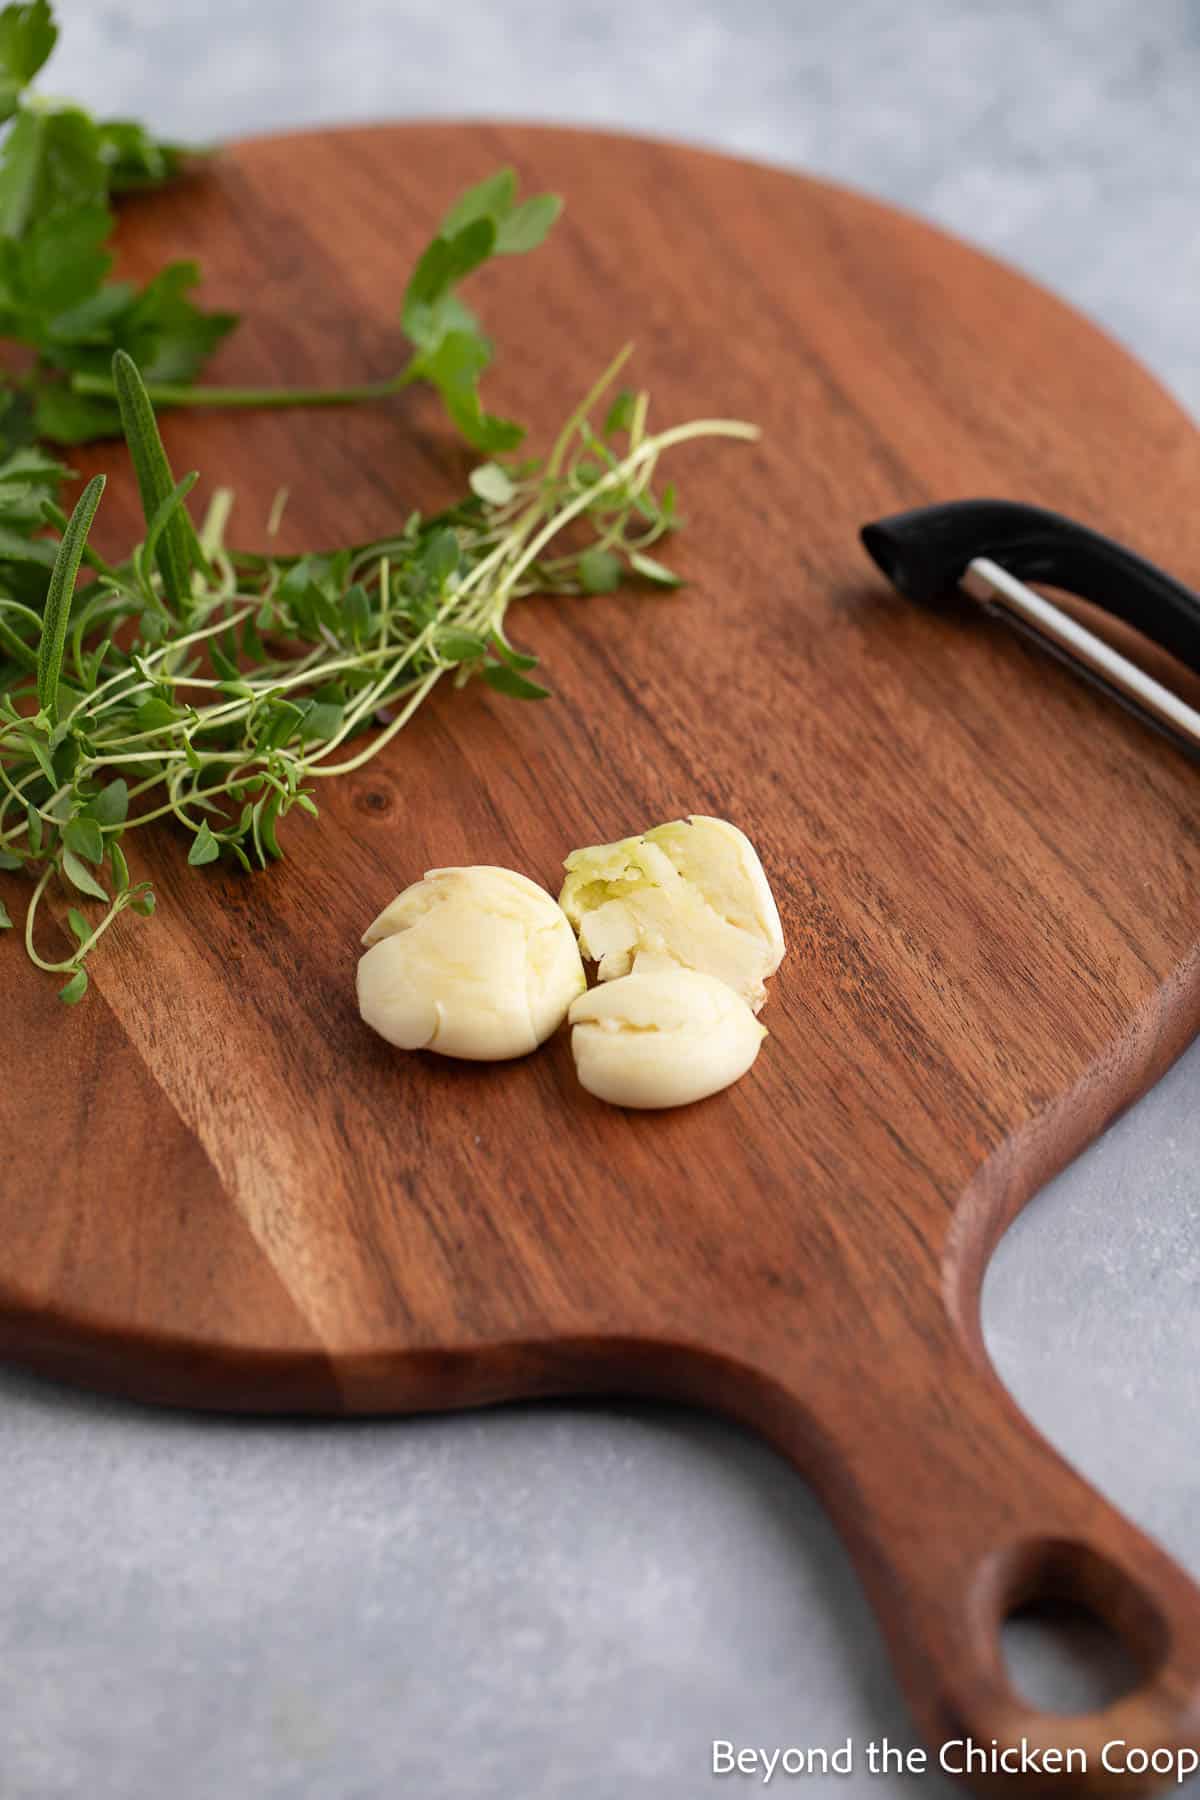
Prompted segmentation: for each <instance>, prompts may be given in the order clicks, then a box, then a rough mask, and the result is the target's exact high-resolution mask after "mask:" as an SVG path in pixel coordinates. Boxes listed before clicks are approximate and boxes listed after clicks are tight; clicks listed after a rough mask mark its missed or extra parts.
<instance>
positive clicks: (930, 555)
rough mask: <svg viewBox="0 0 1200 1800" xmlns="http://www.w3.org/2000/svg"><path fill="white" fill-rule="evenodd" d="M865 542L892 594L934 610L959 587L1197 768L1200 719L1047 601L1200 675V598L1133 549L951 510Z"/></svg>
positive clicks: (1034, 517)
mask: <svg viewBox="0 0 1200 1800" xmlns="http://www.w3.org/2000/svg"><path fill="white" fill-rule="evenodd" d="M860 535H861V537H862V542H863V545H864V547H865V549H866V551H867V554H868V555H869V556H870V557H871V558H872V560H873V561H874V562H875V563H876V564H877V565H878V566H879V568H880V569H882V571H883V573H884V574H885V575H886V576H887V578H888V580H889V581H890V582H891V583H892V585H893V587H895V588H896V589H897V591H898V592H899V593H901V594H903V595H905V596H906V597H907V598H908V599H910V600H917V601H920V602H922V603H924V604H932V603H935V602H938V601H941V600H944V599H945V598H946V596H947V595H948V594H949V593H950V592H951V591H952V590H953V589H954V588H955V587H956V586H957V587H958V589H959V590H960V591H961V592H962V593H964V594H966V595H967V596H969V598H970V599H972V600H974V601H976V602H977V604H978V605H979V606H981V607H982V608H983V610H984V611H985V612H987V613H990V614H992V615H994V616H996V617H999V618H1001V619H1003V620H1004V621H1005V622H1006V623H1007V624H1009V625H1011V626H1013V627H1014V628H1015V629H1016V630H1017V631H1019V632H1020V633H1021V634H1022V635H1023V636H1025V637H1028V638H1031V639H1033V640H1034V641H1035V642H1036V643H1038V644H1039V645H1040V646H1041V647H1042V648H1043V649H1046V650H1049V651H1050V653H1051V654H1052V655H1054V656H1056V657H1058V658H1059V659H1060V660H1061V661H1063V662H1066V663H1068V664H1069V665H1070V666H1071V667H1072V668H1074V669H1075V670H1077V671H1078V673H1080V674H1081V675H1082V676H1083V677H1084V678H1085V679H1086V680H1088V681H1090V682H1091V683H1092V684H1093V685H1094V686H1098V687H1100V688H1102V689H1104V690H1105V691H1106V692H1107V693H1109V694H1111V695H1112V696H1113V697H1114V698H1115V699H1116V700H1118V701H1119V702H1120V703H1121V704H1122V705H1124V706H1126V707H1128V708H1130V709H1131V710H1132V711H1134V712H1137V713H1138V714H1140V715H1141V717H1143V718H1144V719H1146V720H1147V721H1148V722H1149V723H1150V724H1151V725H1153V726H1155V727H1156V728H1157V729H1158V730H1160V731H1163V732H1165V733H1166V734H1167V735H1168V736H1169V737H1171V738H1172V739H1174V741H1175V742H1176V743H1178V744H1179V745H1180V746H1181V747H1182V748H1184V749H1185V750H1187V751H1189V752H1190V753H1191V754H1192V755H1194V756H1200V711H1197V710H1196V708H1195V707H1193V706H1189V705H1188V704H1187V702H1186V701H1185V700H1184V699H1182V697H1181V696H1180V695H1178V694H1176V693H1174V692H1172V690H1171V689H1170V688H1169V687H1166V686H1164V685H1163V683H1162V682H1160V681H1156V680H1155V679H1154V678H1153V677H1152V676H1151V675H1149V674H1147V672H1146V671H1145V670H1144V669H1141V668H1139V667H1138V665H1137V664H1136V663H1134V662H1131V661H1130V659H1129V658H1128V657H1127V656H1123V655H1122V654H1121V653H1120V651H1118V650H1115V649H1114V648H1113V647H1112V645H1111V644H1108V643H1106V642H1105V641H1104V640H1103V639H1102V638H1100V637H1097V635H1096V634H1095V632H1093V631H1089V630H1088V629H1087V627H1086V626H1084V625H1081V624H1080V623H1079V622H1078V621H1077V620H1076V619H1074V618H1072V617H1071V616H1070V615H1069V614H1068V613H1067V612H1065V611H1064V610H1063V608H1062V607H1061V606H1057V605H1056V604H1055V603H1054V602H1053V601H1052V600H1049V599H1047V598H1046V596H1045V595H1044V594H1040V593H1037V592H1035V590H1034V589H1033V588H1031V587H1029V586H1027V585H1026V584H1027V583H1028V582H1030V581H1037V582H1042V583H1045V584H1046V585H1047V586H1049V587H1053V588H1059V589H1061V590H1062V591H1064V592H1066V593H1069V594H1076V595H1078V596H1079V598H1080V599H1082V600H1088V601H1090V602H1091V603H1092V604H1093V605H1094V606H1098V607H1100V608H1101V609H1102V610H1103V611H1104V612H1107V613H1110V614H1111V615H1112V616H1113V617H1114V618H1117V619H1121V620H1123V621H1124V623H1125V624H1127V625H1131V626H1133V627H1134V628H1135V629H1136V630H1137V631H1139V632H1141V633H1142V635H1143V636H1144V637H1146V638H1147V639H1149V640H1150V641H1151V642H1153V643H1154V644H1157V645H1158V646H1159V648H1160V649H1162V650H1165V651H1167V652H1168V653H1169V654H1170V655H1171V656H1173V657H1174V658H1175V659H1176V661H1177V662H1179V663H1182V664H1183V665H1184V666H1185V667H1186V668H1188V669H1191V670H1193V671H1194V672H1195V673H1197V674H1200V595H1197V594H1195V593H1193V592H1192V590H1191V589H1190V588H1187V587H1184V585H1183V584H1182V582H1179V581H1176V580H1175V579H1174V577H1173V576H1170V575H1168V574H1166V573H1165V572H1164V571H1163V570H1162V569H1159V568H1156V567H1155V565H1154V564H1153V563H1151V562H1147V561H1146V559H1145V558H1144V557H1141V556H1138V555H1136V554H1135V552H1134V551H1132V550H1130V549H1127V548H1126V546H1125V545H1123V544H1118V543H1115V542H1114V541H1113V540H1112V539H1111V538H1107V537H1102V536H1101V535H1100V533H1099V532H1096V531H1091V530H1089V528H1088V527H1087V526H1086V525H1079V524H1077V523H1076V522H1075V521H1074V520H1073V519H1067V518H1064V517H1063V516H1062V515H1061V514H1059V513H1053V512H1047V511H1044V510H1043V509H1042V508H1041V507H1037V506H1025V505H1022V504H1020V503H1018V502H1015V501H1011V500H952V501H950V502H948V503H947V504H945V505H942V506H924V507H919V508H917V509H916V510H915V511H912V512H903V513H895V514H893V515H892V516H891V517H890V518H887V519H877V520H875V522H874V523H873V524H870V525H864V526H863V528H862V532H861V534H860Z"/></svg>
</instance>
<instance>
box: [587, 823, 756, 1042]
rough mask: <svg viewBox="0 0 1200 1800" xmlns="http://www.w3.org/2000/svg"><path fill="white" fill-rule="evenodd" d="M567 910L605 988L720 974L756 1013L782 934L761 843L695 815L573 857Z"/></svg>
mask: <svg viewBox="0 0 1200 1800" xmlns="http://www.w3.org/2000/svg"><path fill="white" fill-rule="evenodd" d="M564 866H565V868H566V870H567V879H566V881H565V882H564V884H563V889H562V892H561V894H560V895H559V904H560V906H561V907H562V909H563V911H564V912H565V913H566V915H567V917H568V918H569V919H570V921H571V923H572V925H574V927H575V930H576V932H577V934H578V937H579V947H580V949H581V950H582V951H583V954H584V955H585V956H586V957H588V958H589V960H591V961H594V962H596V963H597V964H598V965H599V967H598V970H597V973H598V975H599V977H600V980H601V981H612V980H615V979H618V978H620V977H621V976H625V975H628V974H629V973H630V971H631V970H632V971H634V972H636V973H642V972H653V971H656V970H663V969H669V968H672V967H679V968H685V969H695V970H698V971H700V972H701V973H703V974H708V975H715V976H717V977H718V978H719V979H720V980H721V981H724V982H726V983H727V984H728V985H729V986H730V987H731V988H733V989H734V990H735V991H736V992H737V993H738V994H740V995H741V996H742V998H743V999H744V1000H746V1001H747V1002H748V1004H749V1005H751V1006H752V1007H753V1008H754V1010H755V1011H756V1012H757V1011H758V1009H759V1007H760V1006H761V1005H762V1004H763V1001H764V1000H765V999H766V992H767V991H766V986H765V982H766V979H767V977H768V976H769V975H773V974H774V973H775V970H776V969H777V968H778V967H779V964H780V962H781V961H782V960H783V952H784V942H783V928H782V926H781V925H780V922H779V911H778V908H777V907H776V905H775V899H774V896H773V894H772V893H771V888H770V884H769V882H768V881H767V878H766V875H765V874H764V872H763V866H762V864H761V863H760V861H759V860H758V854H757V852H756V850H755V848H754V845H753V844H752V843H751V842H750V840H749V838H748V837H747V836H746V835H745V833H744V832H741V831H739V830H738V828H737V826H736V825H731V824H730V823H729V822H728V820H726V819H712V818H707V817H706V816H705V815H703V814H699V813H697V814H693V815H692V817H691V818H690V819H674V820H672V821H670V822H669V823H668V824H665V825H656V826H655V827H654V828H653V830H651V831H647V832H644V833H643V834H642V835H641V837H631V838H623V839H621V840H620V842H618V843H615V844H595V845H592V846H590V847H589V848H587V849H583V850H574V851H572V853H571V855H570V856H569V857H568V858H567V860H566V863H565V865H564Z"/></svg>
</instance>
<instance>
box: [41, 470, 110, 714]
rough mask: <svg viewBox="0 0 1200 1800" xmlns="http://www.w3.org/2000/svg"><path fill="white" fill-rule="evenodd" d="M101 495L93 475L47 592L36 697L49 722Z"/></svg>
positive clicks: (101, 487)
mask: <svg viewBox="0 0 1200 1800" xmlns="http://www.w3.org/2000/svg"><path fill="white" fill-rule="evenodd" d="M103 492H104V476H103V475H93V476H92V479H91V480H90V481H89V482H88V484H87V486H86V487H85V488H84V490H83V492H82V494H80V496H79V499H78V500H77V502H76V504H75V510H74V512H73V513H72V514H71V517H70V519H69V520H68V521H67V528H66V530H65V531H64V532H63V535H62V541H61V543H60V544H59V547H58V555H57V556H56V557H55V559H54V568H53V570H52V571H51V574H50V585H49V588H48V589H47V591H46V610H45V615H44V618H43V621H42V639H41V645H40V648H39V650H38V668H37V693H38V700H39V702H40V703H41V706H42V709H43V711H44V712H45V713H46V716H47V717H48V718H49V719H50V720H51V721H53V720H55V719H57V717H58V679H59V675H60V674H61V672H62V659H63V648H64V645H65V644H66V639H67V620H68V618H69V617H70V612H71V598H72V595H73V594H74V592H75V577H76V576H77V575H78V573H79V563H80V559H81V557H82V556H83V546H84V544H85V543H86V542H87V534H88V532H89V531H90V530H91V528H92V520H93V519H94V518H95V516H96V508H97V507H98V506H99V504H100V496H101V494H102V493H103Z"/></svg>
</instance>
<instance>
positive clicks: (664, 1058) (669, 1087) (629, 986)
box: [567, 967, 767, 1107]
mask: <svg viewBox="0 0 1200 1800" xmlns="http://www.w3.org/2000/svg"><path fill="white" fill-rule="evenodd" d="M567 1017H568V1019H569V1020H570V1023H571V1026H572V1031H571V1053H572V1055H573V1056H574V1058H575V1068H576V1071H577V1073H578V1075H579V1079H580V1081H581V1082H582V1084H583V1086H584V1087H585V1088H586V1089H587V1090H588V1092H589V1093H590V1094H595V1095H596V1097H597V1099H600V1100H608V1101H611V1103H612V1104H613V1105H614V1106H636V1107H655V1106H686V1105H687V1104H688V1103H689V1101H692V1100H703V1099H704V1097H705V1095H706V1094H715V1093H718V1092H719V1091H720V1090H721V1088H726V1087H728V1086H729V1085H730V1083H731V1082H734V1081H737V1080H738V1079H739V1077H740V1076H742V1075H744V1074H745V1073H746V1070H747V1069H748V1068H749V1067H750V1065H751V1063H752V1062H753V1061H754V1059H755V1057H756V1056H757V1055H758V1047H759V1045H760V1044H761V1043H762V1040H763V1039H764V1038H765V1037H766V1035H767V1033H766V1028H765V1026H762V1025H760V1024H759V1022H758V1020H757V1019H756V1018H755V1017H754V1014H753V1013H752V1012H751V1010H750V1008H749V1007H748V1006H747V1005H746V1002H745V1001H744V1000H742V999H739V997H738V995H737V994H735V993H734V991H733V989H732V988H731V987H728V986H727V985H726V984H725V982H723V981H718V979H717V978H716V976H715V975H702V974H699V973H698V972H697V971H696V970H694V969H683V968H679V967H675V968H670V969H656V970H654V971H653V972H652V973H650V974H644V975H642V974H635V975H625V976H622V977H621V978H620V979H619V980H617V981H609V982H605V983H604V985H603V986H602V987H595V988H593V989H592V990H591V992H590V993H587V994H581V995H580V997H579V999H578V1000H576V1002H575V1004H574V1005H573V1006H572V1008H571V1010H570V1012H569V1013H568V1015H567Z"/></svg>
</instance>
